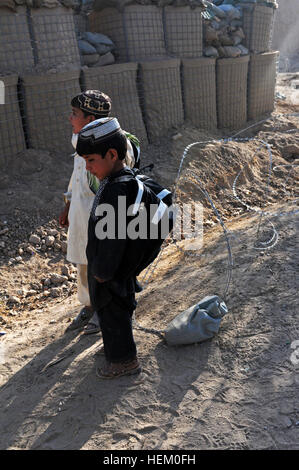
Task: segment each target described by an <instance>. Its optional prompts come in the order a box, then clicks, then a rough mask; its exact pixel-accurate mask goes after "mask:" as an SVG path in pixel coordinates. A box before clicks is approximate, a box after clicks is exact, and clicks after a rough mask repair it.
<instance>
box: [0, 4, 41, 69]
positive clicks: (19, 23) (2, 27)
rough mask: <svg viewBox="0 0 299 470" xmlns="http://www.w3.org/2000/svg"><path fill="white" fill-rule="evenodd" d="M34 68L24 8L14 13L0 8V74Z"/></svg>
mask: <svg viewBox="0 0 299 470" xmlns="http://www.w3.org/2000/svg"><path fill="white" fill-rule="evenodd" d="M33 66H34V58H33V51H32V48H31V40H30V34H29V26H28V18H27V13H26V8H25V7H17V11H16V13H13V12H12V11H11V10H8V9H6V8H2V7H0V73H4V74H5V73H7V72H21V71H23V70H26V69H31V68H32V67H33Z"/></svg>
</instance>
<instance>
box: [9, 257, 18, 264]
mask: <svg viewBox="0 0 299 470" xmlns="http://www.w3.org/2000/svg"><path fill="white" fill-rule="evenodd" d="M8 261H10V263H14V262H15V261H16V260H15V258H10V259H9V260H8Z"/></svg>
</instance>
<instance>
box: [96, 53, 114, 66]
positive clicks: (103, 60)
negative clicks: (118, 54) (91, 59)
mask: <svg viewBox="0 0 299 470" xmlns="http://www.w3.org/2000/svg"><path fill="white" fill-rule="evenodd" d="M114 62H115V57H114V55H113V54H112V52H107V54H104V55H101V57H100V58H99V60H98V66H100V65H111V64H114Z"/></svg>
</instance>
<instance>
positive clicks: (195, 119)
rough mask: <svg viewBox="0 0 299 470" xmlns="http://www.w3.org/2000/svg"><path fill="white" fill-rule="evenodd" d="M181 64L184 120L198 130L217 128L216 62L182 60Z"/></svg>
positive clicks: (203, 59)
mask: <svg viewBox="0 0 299 470" xmlns="http://www.w3.org/2000/svg"><path fill="white" fill-rule="evenodd" d="M182 64H183V97H184V108H185V118H186V119H188V120H189V121H191V122H192V124H193V125H194V126H197V127H199V128H203V129H213V128H215V127H217V112H216V65H215V64H216V60H215V59H208V58H203V57H202V58H200V59H184V60H183V61H182Z"/></svg>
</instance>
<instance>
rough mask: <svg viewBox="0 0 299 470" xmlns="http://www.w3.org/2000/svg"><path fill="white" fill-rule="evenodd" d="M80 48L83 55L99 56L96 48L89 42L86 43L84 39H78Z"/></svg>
mask: <svg viewBox="0 0 299 470" xmlns="http://www.w3.org/2000/svg"><path fill="white" fill-rule="evenodd" d="M78 47H79V51H80V52H81V54H83V55H89V54H97V50H96V48H95V47H93V46H92V45H91V44H89V42H87V41H84V40H82V39H78Z"/></svg>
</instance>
